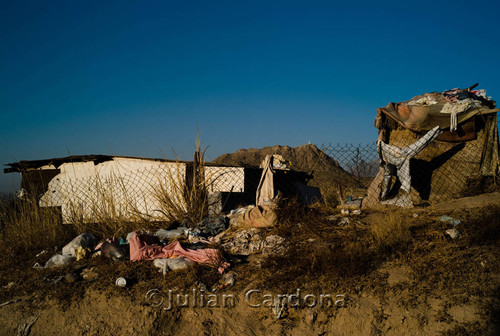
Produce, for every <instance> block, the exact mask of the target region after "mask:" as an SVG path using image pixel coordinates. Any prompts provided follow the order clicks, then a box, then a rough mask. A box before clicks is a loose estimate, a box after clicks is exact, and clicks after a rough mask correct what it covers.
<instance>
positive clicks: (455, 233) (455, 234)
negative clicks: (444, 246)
mask: <svg viewBox="0 0 500 336" xmlns="http://www.w3.org/2000/svg"><path fill="white" fill-rule="evenodd" d="M446 234H447V235H449V236H450V237H451V238H452V239H455V238H457V237H458V236H459V235H460V232H458V230H457V229H448V230H446Z"/></svg>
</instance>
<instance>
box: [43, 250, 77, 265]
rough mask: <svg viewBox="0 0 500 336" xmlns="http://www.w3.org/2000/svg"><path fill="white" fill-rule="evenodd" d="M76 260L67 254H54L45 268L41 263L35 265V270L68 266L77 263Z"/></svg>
mask: <svg viewBox="0 0 500 336" xmlns="http://www.w3.org/2000/svg"><path fill="white" fill-rule="evenodd" d="M75 260H76V258H75V257H73V256H70V255H67V254H58V253H56V254H54V255H53V256H52V257H51V258H50V259H49V260H48V261H47V263H45V266H41V265H40V264H39V263H35V265H33V268H51V267H58V266H66V265H69V264H71V263H72V262H73V261H75Z"/></svg>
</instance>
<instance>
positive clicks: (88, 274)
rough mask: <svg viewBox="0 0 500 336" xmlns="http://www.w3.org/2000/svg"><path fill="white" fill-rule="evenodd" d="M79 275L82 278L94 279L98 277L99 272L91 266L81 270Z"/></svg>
mask: <svg viewBox="0 0 500 336" xmlns="http://www.w3.org/2000/svg"><path fill="white" fill-rule="evenodd" d="M81 276H82V278H83V279H84V280H94V279H97V278H98V277H99V273H97V272H96V268H95V267H91V268H85V269H84V270H83V271H82V273H81Z"/></svg>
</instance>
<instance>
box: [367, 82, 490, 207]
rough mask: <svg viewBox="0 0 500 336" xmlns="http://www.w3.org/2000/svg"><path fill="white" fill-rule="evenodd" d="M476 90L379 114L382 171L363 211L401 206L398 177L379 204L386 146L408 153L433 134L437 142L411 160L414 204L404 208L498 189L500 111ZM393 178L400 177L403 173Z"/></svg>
mask: <svg viewBox="0 0 500 336" xmlns="http://www.w3.org/2000/svg"><path fill="white" fill-rule="evenodd" d="M473 88H474V87H471V88H469V89H465V90H460V89H453V90H448V91H445V92H433V93H426V94H423V95H420V96H416V97H413V98H412V99H410V100H408V101H405V102H400V103H389V104H388V105H387V106H385V107H382V108H379V109H377V117H376V119H375V127H376V128H378V129H379V142H378V143H379V147H378V148H379V157H380V158H381V163H382V166H381V168H380V170H379V172H378V174H377V176H376V177H375V179H374V180H373V182H372V183H371V185H370V187H369V189H368V193H367V196H366V197H365V199H364V201H363V206H368V207H370V206H374V205H377V204H380V203H381V202H382V203H388V204H391V200H397V199H398V197H400V196H401V193H404V191H401V190H400V187H401V182H402V181H399V179H398V178H396V177H395V178H394V179H393V180H394V181H393V182H394V183H393V188H392V189H391V190H389V191H387V195H385V197H383V198H384V199H381V195H382V194H384V187H385V186H384V184H387V176H388V175H390V174H387V173H386V171H385V170H384V168H383V163H384V159H383V155H382V153H381V147H384V146H386V144H388V145H390V146H388V147H391V146H396V147H398V148H400V149H405V148H408V146H410V145H412V144H415V143H416V142H417V141H419V139H421V138H422V137H424V136H425V134H428V133H430V132H431V130H433V131H434V132H436V134H433V136H437V137H436V138H435V139H434V137H433V138H432V139H429V140H430V142H429V143H426V144H425V146H424V148H423V149H419V151H418V154H416V155H413V154H412V155H410V156H411V157H409V175H410V179H411V188H409V189H410V193H409V199H410V200H411V204H408V203H406V204H404V205H410V206H411V205H412V204H419V203H422V202H426V201H431V202H432V201H440V200H444V199H450V198H457V197H463V196H468V195H472V194H477V193H481V192H484V191H487V189H488V188H489V187H490V186H491V185H492V184H493V183H496V179H495V178H496V176H497V173H498V167H499V156H498V129H497V114H496V113H497V112H498V111H499V109H497V108H496V103H495V101H493V100H491V99H489V98H490V97H487V96H486V92H485V91H484V90H473ZM427 137H428V138H429V137H430V135H429V136H427ZM424 140H425V139H424ZM381 142H383V143H381ZM380 144H381V145H382V146H380ZM391 148H394V147H391ZM394 175H395V176H399V177H401V176H400V175H401V172H397V173H396V174H394ZM384 176H386V181H384ZM384 182H385V183H384ZM403 185H404V183H403ZM392 203H394V204H396V203H397V202H394V201H393V202H392ZM396 205H401V204H396Z"/></svg>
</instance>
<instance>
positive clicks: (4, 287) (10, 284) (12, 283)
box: [2, 281, 16, 289]
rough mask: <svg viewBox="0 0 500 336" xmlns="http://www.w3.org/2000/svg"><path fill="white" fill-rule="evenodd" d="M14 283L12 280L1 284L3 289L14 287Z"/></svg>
mask: <svg viewBox="0 0 500 336" xmlns="http://www.w3.org/2000/svg"><path fill="white" fill-rule="evenodd" d="M15 284H16V283H15V282H14V281H11V282H9V283H8V284H6V285H5V286H2V288H3V289H11V288H12V287H14V285H15Z"/></svg>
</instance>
